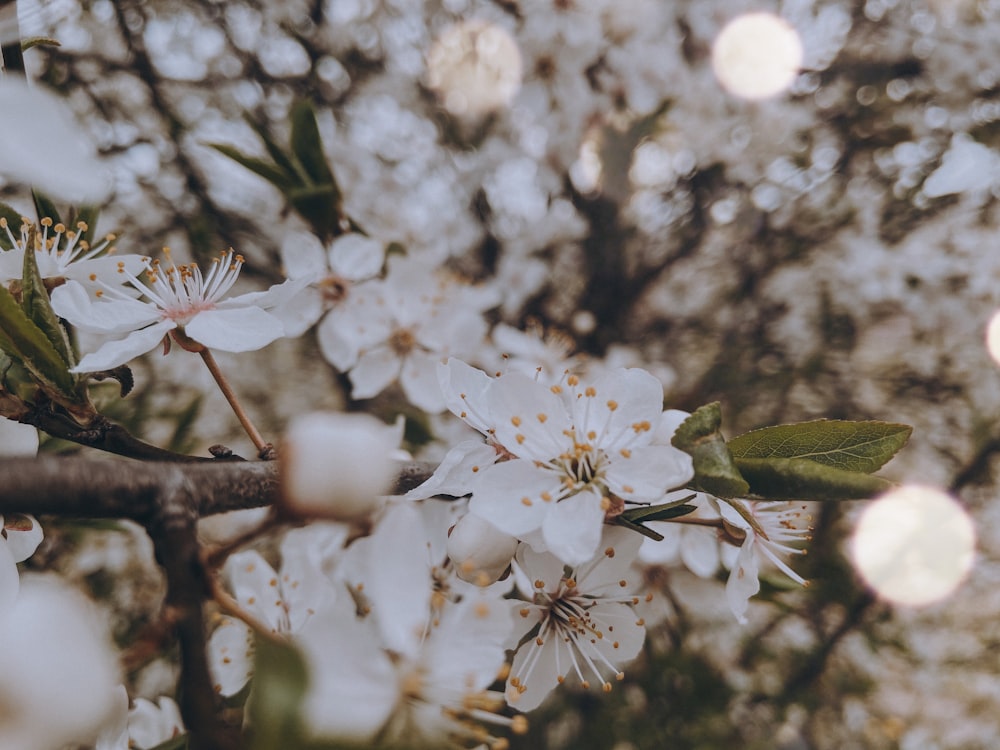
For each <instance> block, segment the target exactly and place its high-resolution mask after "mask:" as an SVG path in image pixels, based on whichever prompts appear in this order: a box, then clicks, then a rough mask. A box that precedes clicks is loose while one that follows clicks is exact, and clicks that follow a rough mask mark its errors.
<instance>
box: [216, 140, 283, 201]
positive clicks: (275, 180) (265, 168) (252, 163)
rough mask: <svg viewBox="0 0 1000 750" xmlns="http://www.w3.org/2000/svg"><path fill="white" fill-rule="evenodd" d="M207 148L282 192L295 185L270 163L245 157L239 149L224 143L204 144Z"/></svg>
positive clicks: (252, 157) (254, 157) (253, 157)
mask: <svg viewBox="0 0 1000 750" xmlns="http://www.w3.org/2000/svg"><path fill="white" fill-rule="evenodd" d="M205 145H206V146H208V147H209V148H214V149H215V150H216V151H218V152H219V153H220V154H223V155H224V156H228V157H229V158H230V159H232V160H233V161H235V162H236V163H237V164H239V165H241V166H244V167H246V168H247V169H249V170H250V171H251V172H253V173H254V174H256V175H259V176H261V177H263V178H264V179H265V180H267V181H268V182H270V183H271V184H272V185H274V186H275V187H276V188H278V189H279V190H281V191H282V192H287V191H288V190H290V189H291V188H293V187H294V186H295V184H296V180H295V177H294V176H293V175H290V174H288V173H286V172H285V171H283V170H282V169H281V168H279V167H277V166H275V165H274V164H271V163H270V162H267V161H264V160H263V159H258V158H257V157H256V156H247V155H246V154H244V153H243V152H242V151H240V150H239V149H236V148H233V147H232V146H227V145H226V144H224V143H206V144H205Z"/></svg>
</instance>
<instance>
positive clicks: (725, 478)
mask: <svg viewBox="0 0 1000 750" xmlns="http://www.w3.org/2000/svg"><path fill="white" fill-rule="evenodd" d="M721 424H722V409H721V407H720V406H719V402H718V401H716V402H713V403H711V404H706V405H705V406H702V407H699V408H698V409H696V410H695V411H694V413H692V414H691V416H689V417H688V418H687V419H685V420H684V421H683V422H682V423H681V426H680V427H678V428H677V432H675V433H674V437H673V439H672V440H671V441H670V442H671V443H672V444H673V446H674V447H675V448H679V449H680V450H682V451H684V452H685V453H688V454H690V455H691V458H692V459H693V461H694V479H692V480H691V482H690V484H689V485H688V486H689V487H691V488H692V489H696V490H700V491H702V492H707V493H709V494H710V495H715V496H716V497H744V496H745V495H746V494H747V493H748V492H749V490H750V487H749V485H748V484H747V482H746V480H745V479H744V478H743V477H742V476H740V472H739V469H737V467H736V465H735V464H734V463H733V457H732V456H731V455H730V453H729V448H727V447H726V439H725V438H724V437H723V436H722V433H721V432H719V427H720V426H721Z"/></svg>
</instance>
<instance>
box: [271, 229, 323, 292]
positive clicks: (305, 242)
mask: <svg viewBox="0 0 1000 750" xmlns="http://www.w3.org/2000/svg"><path fill="white" fill-rule="evenodd" d="M281 265H282V267H283V268H284V271H285V275H286V276H287V277H288V278H290V279H302V278H305V279H309V281H310V282H317V281H320V280H321V279H322V278H323V277H324V276H326V274H327V272H328V271H329V268H328V266H327V262H326V248H324V247H323V243H322V242H320V240H319V237H317V236H316V235H315V234H313V233H312V232H290V233H289V234H288V236H287V237H285V240H284V242H282V243H281Z"/></svg>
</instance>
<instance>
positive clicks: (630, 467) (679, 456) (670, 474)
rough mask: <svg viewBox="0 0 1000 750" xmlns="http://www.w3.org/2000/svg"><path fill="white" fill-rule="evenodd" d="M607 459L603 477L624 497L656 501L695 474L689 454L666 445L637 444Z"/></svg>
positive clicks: (634, 499) (626, 498)
mask: <svg viewBox="0 0 1000 750" xmlns="http://www.w3.org/2000/svg"><path fill="white" fill-rule="evenodd" d="M609 458H610V460H609V462H608V466H607V469H606V470H605V475H604V477H605V479H606V480H607V483H608V487H609V488H610V489H611V491H612V492H614V493H615V494H616V495H618V496H619V497H621V498H623V499H625V500H633V501H637V502H657V501H659V500H660V499H662V498H663V496H664V495H665V494H666V493H667V490H670V489H673V488H675V487H678V486H681V485H683V484H684V483H685V482H687V481H688V480H689V479H691V477H692V476H693V475H694V469H693V464H692V462H691V456H689V455H688V454H687V453H684V452H683V451H679V450H677V449H676V448H673V447H671V446H669V445H645V446H639V447H638V448H633V449H632V450H631V451H630V452H628V453H626V454H620V453H619V454H612V455H611V456H610V457H609Z"/></svg>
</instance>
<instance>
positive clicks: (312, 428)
mask: <svg viewBox="0 0 1000 750" xmlns="http://www.w3.org/2000/svg"><path fill="white" fill-rule="evenodd" d="M402 431H403V422H402V420H400V421H399V422H398V423H397V425H396V426H390V425H386V424H384V423H383V422H381V421H380V420H378V419H376V418H375V417H373V416H371V415H369V414H338V413H332V412H313V413H311V414H306V415H303V416H301V417H299V418H297V419H296V420H294V421H293V422H292V424H291V425H289V427H288V430H287V432H286V433H285V438H284V442H283V448H282V450H281V452H280V454H279V455H280V457H281V462H282V471H281V481H282V493H283V494H282V497H283V499H284V502H285V504H286V505H287V506H288V507H289V508H290V509H292V510H293V511H294V512H296V513H301V514H303V515H312V516H317V517H321V518H329V519H331V520H335V521H353V520H359V519H361V518H364V517H366V516H369V515H371V514H372V513H373V512H375V510H377V509H378V507H379V506H380V505H381V502H382V496H383V495H385V494H386V493H387V492H388V490H389V486H390V484H391V482H392V479H393V476H394V475H395V463H394V462H393V460H392V458H393V454H394V452H395V451H397V450H398V448H399V443H400V440H401V439H402Z"/></svg>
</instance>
